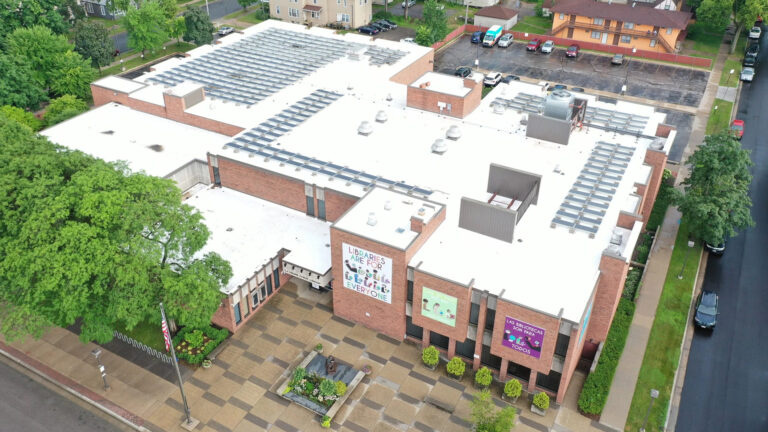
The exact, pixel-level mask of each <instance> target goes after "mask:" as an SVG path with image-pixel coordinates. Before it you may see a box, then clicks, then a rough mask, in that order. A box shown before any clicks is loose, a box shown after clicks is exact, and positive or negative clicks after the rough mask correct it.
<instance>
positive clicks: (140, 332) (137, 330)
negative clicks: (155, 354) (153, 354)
mask: <svg viewBox="0 0 768 432" xmlns="http://www.w3.org/2000/svg"><path fill="white" fill-rule="evenodd" d="M117 331H119V332H120V333H122V334H124V335H126V336H130V337H132V338H134V339H136V340H137V341H139V342H141V343H143V344H144V345H146V346H148V347H150V348H154V349H156V350H158V351H160V352H165V342H164V341H163V333H162V331H161V330H160V322H159V321H158V322H148V321H142V322H140V323H138V324H137V325H136V327H134V328H133V329H131V330H126V329H125V328H124V327H122V326H121V327H120V328H118V329H117Z"/></svg>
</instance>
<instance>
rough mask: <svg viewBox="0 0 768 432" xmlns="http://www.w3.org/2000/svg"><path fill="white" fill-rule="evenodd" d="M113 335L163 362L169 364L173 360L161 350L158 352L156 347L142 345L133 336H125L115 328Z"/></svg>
mask: <svg viewBox="0 0 768 432" xmlns="http://www.w3.org/2000/svg"><path fill="white" fill-rule="evenodd" d="M114 335H115V337H116V338H117V339H119V340H121V341H123V342H125V343H127V344H128V345H130V346H132V347H134V348H136V349H140V350H142V351H144V352H145V353H147V354H149V355H151V356H153V357H156V358H158V359H159V360H160V361H162V362H163V363H168V364H171V362H172V361H173V360H172V359H171V357H170V356H169V355H167V354H165V353H162V352H160V351H158V350H156V349H154V348H152V347H149V346H147V345H144V344H143V343H141V342H139V341H137V340H136V339H134V338H132V337H130V336H126V335H124V334H122V333H120V332H119V331H117V330H115V334H114Z"/></svg>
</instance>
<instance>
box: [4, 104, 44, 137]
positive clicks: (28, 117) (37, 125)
mask: <svg viewBox="0 0 768 432" xmlns="http://www.w3.org/2000/svg"><path fill="white" fill-rule="evenodd" d="M0 114H3V115H5V116H6V117H8V118H9V119H11V120H16V121H17V122H19V123H21V124H23V125H24V126H27V127H28V128H30V129H32V132H37V131H39V130H40V129H42V128H43V122H42V121H41V120H40V119H38V118H37V117H35V115H34V114H32V113H31V112H29V111H25V110H23V109H21V108H19V107H15V106H10V105H3V106H2V107H0Z"/></svg>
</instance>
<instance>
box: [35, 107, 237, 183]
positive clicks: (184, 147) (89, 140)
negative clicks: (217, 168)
mask: <svg viewBox="0 0 768 432" xmlns="http://www.w3.org/2000/svg"><path fill="white" fill-rule="evenodd" d="M40 133H41V134H42V135H44V136H47V137H48V138H49V139H50V140H51V141H52V142H54V143H57V144H60V145H62V146H64V147H67V148H70V149H72V150H80V151H82V152H84V153H87V154H89V155H91V156H94V157H97V158H99V159H104V160H106V161H108V162H116V161H127V162H128V166H129V167H130V168H131V170H132V171H144V172H145V173H147V174H149V175H153V176H157V177H166V176H167V175H168V174H171V173H172V172H173V171H175V170H176V169H177V168H180V167H181V166H183V165H185V164H187V163H188V162H190V161H192V160H194V159H199V160H202V161H205V160H207V156H206V154H207V152H208V151H209V150H211V149H214V148H221V146H222V145H224V143H226V142H227V141H229V140H230V137H228V136H226V135H221V134H217V133H215V132H210V131H207V130H205V129H199V128H196V127H194V126H189V125H186V124H183V123H178V122H175V121H172V120H168V119H166V118H164V117H158V116H154V115H151V114H146V113H143V112H140V111H136V110H133V109H131V108H128V107H126V106H123V105H120V104H116V103H109V104H105V105H102V106H100V107H98V108H95V109H92V110H90V111H88V112H86V113H83V114H81V115H79V116H77V117H74V118H72V119H69V120H67V121H65V122H62V123H59V124H57V125H55V126H53V127H51V128H49V129H46V130H44V131H42V132H40ZM153 146H154V148H153ZM156 146H160V147H159V148H158V147H156Z"/></svg>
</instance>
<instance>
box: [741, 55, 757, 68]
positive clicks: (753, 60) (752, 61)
mask: <svg viewBox="0 0 768 432" xmlns="http://www.w3.org/2000/svg"><path fill="white" fill-rule="evenodd" d="M741 65H742V66H743V67H751V68H753V67H755V65H757V57H753V56H746V57H744V61H743V62H741Z"/></svg>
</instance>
